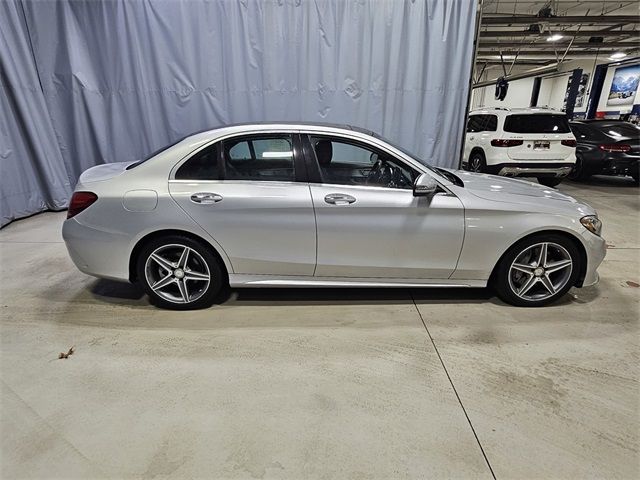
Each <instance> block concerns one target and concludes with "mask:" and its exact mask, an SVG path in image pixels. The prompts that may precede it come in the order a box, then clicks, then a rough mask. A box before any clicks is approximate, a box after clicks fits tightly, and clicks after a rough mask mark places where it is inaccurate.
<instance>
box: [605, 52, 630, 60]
mask: <svg viewBox="0 0 640 480" xmlns="http://www.w3.org/2000/svg"><path fill="white" fill-rule="evenodd" d="M626 56H627V54H626V53H624V52H616V53H614V54H612V55H611V56H610V57H609V60H621V59H623V58H624V57H626Z"/></svg>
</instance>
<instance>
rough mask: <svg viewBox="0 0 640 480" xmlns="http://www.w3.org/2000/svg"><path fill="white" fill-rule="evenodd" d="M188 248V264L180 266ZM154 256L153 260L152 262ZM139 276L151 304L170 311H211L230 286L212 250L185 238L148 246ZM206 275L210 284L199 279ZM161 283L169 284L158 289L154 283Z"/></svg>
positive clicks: (141, 256)
mask: <svg viewBox="0 0 640 480" xmlns="http://www.w3.org/2000/svg"><path fill="white" fill-rule="evenodd" d="M185 248H186V249H187V255H186V258H185V262H186V263H184V264H183V265H180V263H181V262H182V259H183V257H182V255H181V254H182V253H183V252H184V251H185ZM154 253H155V254H156V255H155V256H154V257H153V259H152V258H150V257H151V255H152V254H154ZM155 259H157V260H155ZM159 260H162V261H164V262H166V263H162V262H159ZM161 265H165V266H161ZM136 273H137V276H138V281H139V282H140V284H141V285H142V288H143V289H144V291H145V292H146V293H147V295H149V300H150V301H151V303H153V304H154V305H156V306H158V307H162V308H167V309H170V310H195V309H199V308H207V307H210V306H211V305H212V304H213V303H214V302H215V300H216V298H217V296H218V294H219V293H220V290H221V289H222V287H223V286H224V285H226V284H227V283H228V279H227V275H226V272H225V270H224V268H223V267H222V266H221V265H220V260H219V259H218V257H217V256H216V255H215V254H214V253H213V252H212V251H211V247H209V246H207V245H205V244H204V243H203V242H200V241H197V240H194V239H192V238H190V237H186V236H182V235H167V236H164V237H160V238H154V239H153V240H151V241H150V242H149V243H147V244H146V245H145V246H144V247H143V248H142V250H141V251H140V254H139V255H138V258H137V262H136ZM206 275H208V277H209V278H208V280H203V279H198V278H195V277H196V276H199V277H201V278H204V276H206ZM169 277H171V278H169ZM189 277H194V278H189ZM160 280H163V281H164V280H167V283H166V286H163V287H156V289H154V288H153V287H152V286H151V282H153V284H154V285H157V284H158V283H159V281H160ZM181 282H182V285H181ZM185 285H186V286H185ZM185 295H186V298H187V299H188V300H187V301H185V300H184V299H185Z"/></svg>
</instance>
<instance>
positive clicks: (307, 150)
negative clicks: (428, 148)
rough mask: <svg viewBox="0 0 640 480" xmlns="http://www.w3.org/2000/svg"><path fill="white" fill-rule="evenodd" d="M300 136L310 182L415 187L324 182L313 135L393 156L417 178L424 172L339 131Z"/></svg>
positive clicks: (388, 188) (402, 189)
mask: <svg viewBox="0 0 640 480" xmlns="http://www.w3.org/2000/svg"><path fill="white" fill-rule="evenodd" d="M300 137H301V139H302V144H303V151H304V157H305V163H306V166H307V171H308V178H309V183H310V184H317V185H336V186H338V187H347V188H352V187H353V188H376V189H384V190H393V191H396V192H401V191H405V192H412V194H413V189H408V188H393V187H383V186H380V185H350V184H344V183H327V182H323V180H322V173H321V171H320V162H318V159H317V157H316V152H315V150H314V148H313V145H312V144H311V137H324V138H326V139H329V140H331V141H332V142H333V141H334V140H335V141H336V142H342V143H346V144H348V145H353V146H355V147H359V148H362V149H364V150H368V151H370V152H372V153H376V154H378V155H381V154H382V155H384V156H388V157H391V158H392V159H393V160H394V161H396V162H398V163H399V164H401V165H402V166H403V167H404V168H405V169H407V170H411V171H413V172H416V173H417V176H416V178H417V177H419V176H420V175H421V174H422V173H424V172H422V171H421V170H420V169H418V168H416V167H414V166H413V165H411V164H410V163H408V162H406V161H405V160H403V159H402V158H399V157H398V156H397V155H395V154H394V153H392V152H390V151H388V150H386V149H383V148H380V147H378V146H377V145H373V144H371V143H369V142H366V141H364V140H361V139H356V138H352V137H349V136H347V135H341V134H339V133H333V132H301V134H300ZM438 183H440V182H438Z"/></svg>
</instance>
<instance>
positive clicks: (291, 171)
mask: <svg viewBox="0 0 640 480" xmlns="http://www.w3.org/2000/svg"><path fill="white" fill-rule="evenodd" d="M224 160H225V164H224V170H225V173H224V178H225V180H261V181H272V182H293V181H295V167H294V158H293V141H292V137H291V135H290V134H277V135H260V136H252V137H243V138H241V139H235V138H234V139H231V140H226V141H225V142H224Z"/></svg>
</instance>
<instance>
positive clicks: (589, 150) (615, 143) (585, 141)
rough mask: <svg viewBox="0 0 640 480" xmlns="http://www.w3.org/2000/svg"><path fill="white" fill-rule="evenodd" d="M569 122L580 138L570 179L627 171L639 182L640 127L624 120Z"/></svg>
mask: <svg viewBox="0 0 640 480" xmlns="http://www.w3.org/2000/svg"><path fill="white" fill-rule="evenodd" d="M569 125H570V126H571V130H573V133H574V135H575V136H576V141H577V142H578V146H577V148H576V166H575V168H574V169H573V170H572V172H571V173H570V174H569V178H570V179H571V180H576V181H581V180H586V179H588V178H589V177H590V176H591V175H628V176H630V177H633V179H634V180H635V182H636V183H637V184H640V176H639V174H638V164H639V163H640V127H638V126H637V125H634V124H632V123H628V122H623V121H621V120H577V121H573V122H570V123H569Z"/></svg>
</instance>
